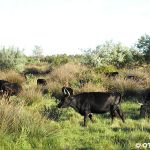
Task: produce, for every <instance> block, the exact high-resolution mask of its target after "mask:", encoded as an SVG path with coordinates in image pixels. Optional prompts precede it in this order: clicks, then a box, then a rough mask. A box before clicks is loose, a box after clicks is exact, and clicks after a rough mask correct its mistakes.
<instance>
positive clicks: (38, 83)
mask: <svg viewBox="0 0 150 150" xmlns="http://www.w3.org/2000/svg"><path fill="white" fill-rule="evenodd" d="M37 85H42V86H45V85H47V82H46V80H45V79H37Z"/></svg>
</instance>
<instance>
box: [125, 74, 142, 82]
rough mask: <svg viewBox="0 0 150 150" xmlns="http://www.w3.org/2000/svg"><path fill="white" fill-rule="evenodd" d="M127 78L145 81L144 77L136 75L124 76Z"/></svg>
mask: <svg viewBox="0 0 150 150" xmlns="http://www.w3.org/2000/svg"><path fill="white" fill-rule="evenodd" d="M124 79H125V80H134V81H143V80H144V79H143V78H141V77H138V76H135V75H127V76H125V77H124Z"/></svg>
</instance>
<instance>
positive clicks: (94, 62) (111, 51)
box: [83, 41, 134, 67]
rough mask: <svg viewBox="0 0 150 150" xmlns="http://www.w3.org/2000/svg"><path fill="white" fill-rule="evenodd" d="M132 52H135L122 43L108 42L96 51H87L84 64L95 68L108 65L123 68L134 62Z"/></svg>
mask: <svg viewBox="0 0 150 150" xmlns="http://www.w3.org/2000/svg"><path fill="white" fill-rule="evenodd" d="M132 51H134V50H133V49H131V48H128V47H125V46H123V45H121V44H120V43H117V44H115V43H113V42H112V41H106V42H105V43H104V44H102V45H99V46H97V47H96V49H94V50H92V49H88V50H85V54H84V56H85V57H84V61H83V63H84V64H87V65H90V66H94V67H100V66H106V65H114V66H116V67H122V66H126V65H129V64H131V63H132V62H134V58H133V54H132Z"/></svg>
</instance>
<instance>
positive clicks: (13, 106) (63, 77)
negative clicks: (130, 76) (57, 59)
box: [0, 65, 150, 150]
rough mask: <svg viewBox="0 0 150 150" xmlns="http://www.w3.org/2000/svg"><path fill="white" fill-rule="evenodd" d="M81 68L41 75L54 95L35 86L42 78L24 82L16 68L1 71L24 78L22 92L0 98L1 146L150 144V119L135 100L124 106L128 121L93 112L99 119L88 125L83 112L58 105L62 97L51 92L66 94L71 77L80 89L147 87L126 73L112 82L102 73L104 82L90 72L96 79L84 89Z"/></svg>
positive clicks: (86, 148) (75, 149)
mask: <svg viewBox="0 0 150 150" xmlns="http://www.w3.org/2000/svg"><path fill="white" fill-rule="evenodd" d="M81 67H82V66H74V65H68V66H61V68H56V69H55V70H54V71H53V72H52V73H51V74H48V75H45V76H42V78H45V79H47V80H48V89H49V93H48V94H46V95H42V93H41V90H40V87H37V85H36V80H37V78H40V77H35V76H28V77H27V81H23V79H22V77H20V76H19V75H18V74H16V73H14V72H13V73H12V72H11V71H10V72H8V73H4V72H1V75H2V76H0V77H1V78H2V79H7V80H8V81H10V79H11V81H12V82H14V81H17V82H19V83H20V84H21V85H22V86H23V91H22V92H21V93H20V95H19V96H12V97H11V98H10V103H9V104H8V103H7V101H6V100H5V99H1V100H0V150H33V149H35V150H106V149H107V150H130V149H137V148H136V143H141V144H143V143H150V120H149V119H148V118H140V117H139V113H140V111H139V109H140V105H139V104H138V103H137V102H136V101H135V100H133V99H128V100H127V101H124V102H122V104H121V106H122V110H123V112H124V115H125V123H122V121H121V120H120V119H118V118H116V119H114V122H113V123H111V119H110V114H109V113H108V114H104V115H100V114H99V115H97V114H93V120H94V123H92V122H90V120H88V123H87V127H83V116H81V115H80V114H79V113H77V112H75V111H74V110H73V109H72V108H65V109H58V108H57V104H58V100H57V99H55V98H54V97H51V93H52V92H55V93H57V94H58V95H59V94H61V87H62V86H63V85H64V83H66V81H68V80H67V79H68V78H69V80H70V81H71V84H72V86H73V87H74V89H75V92H76V93H79V92H83V91H106V89H105V88H106V87H104V85H111V87H112V85H115V86H114V87H115V88H118V89H119V88H120V89H126V88H129V89H134V88H139V87H142V86H143V85H145V83H141V84H140V85H139V86H138V85H137V84H136V82H133V81H132V82H129V81H128V82H125V81H124V79H123V77H119V79H115V80H113V81H110V80H107V79H105V78H104V77H102V78H101V79H102V81H103V82H102V83H101V80H96V79H97V78H98V77H99V75H97V74H93V73H91V72H89V74H88V75H89V76H90V75H91V76H92V77H91V76H90V77H91V79H92V80H91V82H90V83H88V84H87V85H86V86H85V87H83V88H79V87H77V86H78V85H77V84H76V83H77V78H76V76H75V75H77V76H78V77H80V76H81V75H82V74H79V73H81ZM65 70H67V72H66V71H65ZM84 70H85V68H84ZM69 71H70V72H69ZM68 72H69V73H68ZM138 73H139V72H138ZM142 73H143V72H142ZM84 75H87V72H86V73H85V74H84ZM89 76H88V77H89ZM4 77H5V78H4ZM146 83H149V80H147V81H146ZM135 84H136V85H135ZM112 89H113V88H112Z"/></svg>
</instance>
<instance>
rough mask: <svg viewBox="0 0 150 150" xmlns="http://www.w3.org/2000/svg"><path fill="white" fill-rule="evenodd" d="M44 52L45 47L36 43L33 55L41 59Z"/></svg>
mask: <svg viewBox="0 0 150 150" xmlns="http://www.w3.org/2000/svg"><path fill="white" fill-rule="evenodd" d="M42 54H43V49H42V48H41V47H40V46H38V45H35V46H34V50H33V56H34V57H36V58H37V59H38V60H39V59H40V58H41V57H42V56H43V55H42Z"/></svg>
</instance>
